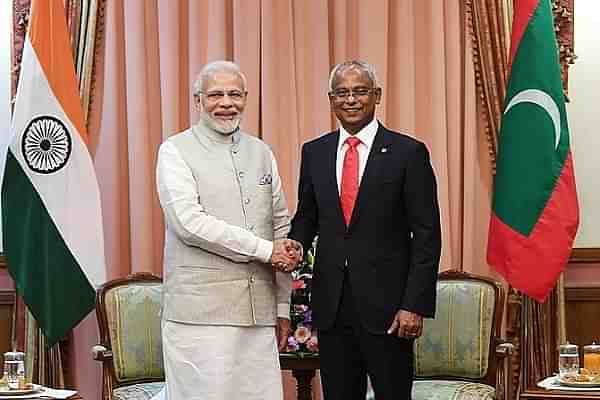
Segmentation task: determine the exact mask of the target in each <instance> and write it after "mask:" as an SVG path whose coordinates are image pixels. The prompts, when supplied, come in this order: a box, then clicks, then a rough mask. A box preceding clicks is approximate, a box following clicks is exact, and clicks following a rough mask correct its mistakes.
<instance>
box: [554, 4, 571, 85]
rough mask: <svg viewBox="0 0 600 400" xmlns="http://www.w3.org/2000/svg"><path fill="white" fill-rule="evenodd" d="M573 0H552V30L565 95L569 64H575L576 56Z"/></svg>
mask: <svg viewBox="0 0 600 400" xmlns="http://www.w3.org/2000/svg"><path fill="white" fill-rule="evenodd" d="M574 2H575V0H552V12H553V14H554V30H555V32H556V41H557V44H558V53H559V59H560V74H561V78H562V81H563V90H564V92H565V95H567V94H568V92H569V86H568V83H569V66H570V65H573V64H575V59H576V58H577V56H576V55H575V52H574V51H573V42H574V36H573V34H574V30H573V26H574V24H573V7H574Z"/></svg>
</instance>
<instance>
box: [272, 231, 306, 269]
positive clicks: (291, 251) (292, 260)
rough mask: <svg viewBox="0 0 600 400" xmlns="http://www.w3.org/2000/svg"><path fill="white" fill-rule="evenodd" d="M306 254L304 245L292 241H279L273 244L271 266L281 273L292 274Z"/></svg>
mask: <svg viewBox="0 0 600 400" xmlns="http://www.w3.org/2000/svg"><path fill="white" fill-rule="evenodd" d="M303 256H304V252H303V250H302V245H301V244H300V243H299V242H297V241H295V240H292V239H277V240H275V241H274V242H273V252H272V253H271V260H270V262H271V266H273V268H274V269H275V270H276V271H279V272H292V271H293V270H295V269H296V267H297V266H298V264H299V263H300V261H302V257H303Z"/></svg>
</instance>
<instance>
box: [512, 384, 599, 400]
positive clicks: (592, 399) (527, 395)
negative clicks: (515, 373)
mask: <svg viewBox="0 0 600 400" xmlns="http://www.w3.org/2000/svg"><path fill="white" fill-rule="evenodd" d="M520 398H521V399H523V400H529V399H535V400H543V399H547V400H558V399H560V400H571V399H573V400H600V390H599V391H597V392H587V391H586V392H575V391H571V390H546V389H542V388H538V387H536V388H528V389H526V390H525V391H524V392H523V393H521V396H520Z"/></svg>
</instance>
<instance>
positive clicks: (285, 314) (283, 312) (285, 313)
mask: <svg viewBox="0 0 600 400" xmlns="http://www.w3.org/2000/svg"><path fill="white" fill-rule="evenodd" d="M277 318H285V319H290V303H278V304H277Z"/></svg>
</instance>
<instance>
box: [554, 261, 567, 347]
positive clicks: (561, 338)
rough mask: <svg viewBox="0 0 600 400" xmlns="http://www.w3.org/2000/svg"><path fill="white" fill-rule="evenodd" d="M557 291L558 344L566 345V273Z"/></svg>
mask: <svg viewBox="0 0 600 400" xmlns="http://www.w3.org/2000/svg"><path fill="white" fill-rule="evenodd" d="M556 291H557V297H558V299H557V300H558V301H557V303H558V304H557V308H558V309H557V310H556V314H557V318H558V324H557V327H556V328H557V330H558V332H557V334H558V343H559V344H562V343H566V342H567V324H566V322H567V321H566V312H565V273H564V272H561V274H560V278H559V279H558V284H557V285H556Z"/></svg>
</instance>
